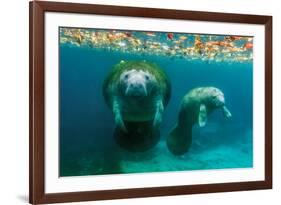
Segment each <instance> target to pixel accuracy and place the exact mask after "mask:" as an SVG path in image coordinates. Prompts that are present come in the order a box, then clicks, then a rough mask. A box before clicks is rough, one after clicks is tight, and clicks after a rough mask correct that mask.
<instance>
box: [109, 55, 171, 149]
mask: <svg viewBox="0 0 281 205" xmlns="http://www.w3.org/2000/svg"><path fill="white" fill-rule="evenodd" d="M103 96H104V99H105V102H106V103H107V105H108V106H109V108H110V109H111V110H112V112H113V114H114V119H115V123H116V130H115V132H114V133H115V135H117V137H116V139H117V142H118V143H119V145H121V146H123V147H124V148H126V149H130V148H129V146H130V145H128V140H129V141H130V140H131V142H134V143H135V144H134V145H133V144H132V146H133V147H138V145H140V149H139V150H142V149H141V147H142V145H141V144H142V142H143V141H146V142H145V143H144V144H145V147H147V148H148V147H150V146H148V144H149V142H154V143H155V141H156V140H148V139H146V137H149V138H151V137H156V136H155V134H157V138H159V135H160V134H159V132H158V131H157V129H159V125H160V123H161V121H162V114H163V111H164V109H165V107H166V105H167V104H168V102H169V100H170V96H171V86H170V81H169V79H168V77H167V75H166V74H165V73H164V71H163V70H162V69H161V68H160V67H158V66H157V65H156V64H154V63H150V62H147V61H123V60H122V61H121V62H120V63H118V64H117V65H115V66H114V67H113V69H112V70H111V71H110V73H109V74H108V76H107V77H106V79H105V80H104V83H103ZM130 138H131V139H130ZM132 138H134V139H132ZM138 139H139V140H138ZM157 141H158V140H157Z"/></svg>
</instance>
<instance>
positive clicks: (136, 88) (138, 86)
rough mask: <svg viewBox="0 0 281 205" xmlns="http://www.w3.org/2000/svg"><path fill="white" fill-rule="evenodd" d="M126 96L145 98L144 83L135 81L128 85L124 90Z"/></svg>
mask: <svg viewBox="0 0 281 205" xmlns="http://www.w3.org/2000/svg"><path fill="white" fill-rule="evenodd" d="M125 95H126V96H147V89H146V84H145V82H143V81H141V80H135V81H133V82H130V83H128V85H127V86H126V90H125Z"/></svg>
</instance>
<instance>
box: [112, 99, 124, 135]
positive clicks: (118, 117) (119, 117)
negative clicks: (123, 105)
mask: <svg viewBox="0 0 281 205" xmlns="http://www.w3.org/2000/svg"><path fill="white" fill-rule="evenodd" d="M112 110H113V113H114V119H115V123H116V126H117V127H119V128H120V129H122V130H123V131H125V132H127V128H126V126H125V124H124V121H123V118H122V115H121V111H120V105H119V103H118V100H117V99H114V100H113V109H112Z"/></svg>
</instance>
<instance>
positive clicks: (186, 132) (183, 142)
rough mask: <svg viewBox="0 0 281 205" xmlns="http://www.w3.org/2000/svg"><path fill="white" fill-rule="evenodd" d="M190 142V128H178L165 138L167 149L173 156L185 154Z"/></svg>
mask: <svg viewBox="0 0 281 205" xmlns="http://www.w3.org/2000/svg"><path fill="white" fill-rule="evenodd" d="M191 142H192V126H181V127H180V126H178V125H176V127H175V128H174V129H173V130H172V131H171V132H170V134H169V136H168V137H167V141H166V143H167V147H168V149H169V150H170V152H171V153H173V154H174V155H183V154H185V153H186V152H187V151H188V150H189V148H190V145H191Z"/></svg>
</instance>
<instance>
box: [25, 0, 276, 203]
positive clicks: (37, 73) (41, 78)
mask: <svg viewBox="0 0 281 205" xmlns="http://www.w3.org/2000/svg"><path fill="white" fill-rule="evenodd" d="M46 12H66V13H76V14H89V15H90V14H96V15H111V16H124V17H143V18H147V17H149V18H160V19H163V20H165V19H177V20H194V21H207V22H225V23H244V24H258V25H263V26H264V27H265V50H264V56H265V65H264V68H265V70H264V76H265V88H264V90H265V133H264V139H265V141H264V142H265V144H264V149H265V157H264V159H265V161H264V163H265V166H264V167H265V179H264V180H262V181H246V182H245V181H244V182H231V183H212V184H198V185H179V186H162V187H149V188H132V189H115V190H97V191H81V192H69V193H46V192H45V170H44V167H45V163H44V159H45V154H46V152H45V144H44V139H45V138H44V137H45V134H44V133H45V125H44V120H45V112H44V108H45V100H46V99H45V90H44V88H45V58H44V54H45V43H44V42H45V37H44V25H45V23H44V19H45V13H46ZM29 13H30V14H29V15H30V16H29V21H30V30H29V31H30V34H29V46H30V54H29V62H30V75H29V77H30V81H29V82H30V88H29V91H30V98H29V101H30V105H29V109H30V111H29V112H30V114H29V115H30V121H29V122H30V127H29V130H30V139H29V146H30V148H29V160H30V165H29V170H30V171H29V180H30V181H29V187H30V190H29V199H30V203H32V204H42V203H43V204H44V203H58V202H74V201H88V200H105V199H121V198H135V197H153V196H167V195H181V194H197V193H212V192H229V191H242V190H256V189H271V188H272V17H271V16H260V15H245V14H230V13H228V14H226V13H213V12H199V11H183V10H168V9H154V8H135V7H120V6H104V5H92V4H76V3H58V2H45V1H33V2H30V4H29Z"/></svg>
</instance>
